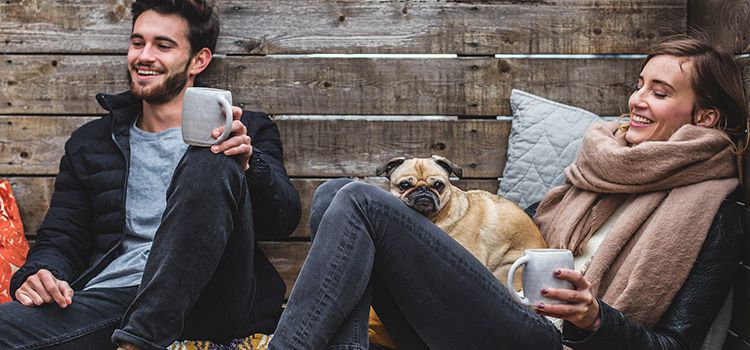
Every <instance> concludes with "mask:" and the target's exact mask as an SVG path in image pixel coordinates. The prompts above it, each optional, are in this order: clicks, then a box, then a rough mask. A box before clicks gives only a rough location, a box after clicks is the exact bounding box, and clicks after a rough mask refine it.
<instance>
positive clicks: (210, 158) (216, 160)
mask: <svg viewBox="0 0 750 350" xmlns="http://www.w3.org/2000/svg"><path fill="white" fill-rule="evenodd" d="M178 170H181V171H182V172H191V173H198V174H207V175H214V176H215V175H219V174H220V173H223V172H230V173H242V168H241V167H240V164H239V163H238V162H237V161H235V159H234V158H232V157H229V156H226V155H224V154H214V153H213V152H211V149H210V148H209V147H196V146H190V147H188V149H187V151H185V155H184V156H183V157H182V160H180V164H179V165H178Z"/></svg>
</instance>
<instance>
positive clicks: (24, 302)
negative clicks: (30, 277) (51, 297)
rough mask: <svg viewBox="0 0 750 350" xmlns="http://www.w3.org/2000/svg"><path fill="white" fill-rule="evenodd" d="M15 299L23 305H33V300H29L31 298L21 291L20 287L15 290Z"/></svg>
mask: <svg viewBox="0 0 750 350" xmlns="http://www.w3.org/2000/svg"><path fill="white" fill-rule="evenodd" d="M16 299H17V300H18V302H19V303H21V305H23V306H31V305H34V302H33V301H32V300H31V298H30V297H29V296H28V295H27V294H26V293H24V292H22V291H21V289H18V290H17V291H16Z"/></svg>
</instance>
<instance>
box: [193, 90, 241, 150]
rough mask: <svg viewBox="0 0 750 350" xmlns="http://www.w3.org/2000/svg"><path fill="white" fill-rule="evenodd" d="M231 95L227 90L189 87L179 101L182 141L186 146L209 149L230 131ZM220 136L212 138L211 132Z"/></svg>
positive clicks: (231, 119) (225, 137) (222, 140)
mask: <svg viewBox="0 0 750 350" xmlns="http://www.w3.org/2000/svg"><path fill="white" fill-rule="evenodd" d="M232 121H233V118H232V93H231V92H230V91H227V90H221V89H212V88H204V87H189V88H187V90H186V91H185V97H184V98H183V100H182V140H183V141H185V143H187V144H188V145H193V146H203V147H207V146H211V145H215V144H217V143H221V142H224V140H226V139H227V138H228V137H229V133H230V132H231V129H232ZM222 125H223V126H224V133H222V134H221V136H219V138H218V139H214V138H213V136H211V133H212V132H213V131H214V129H216V128H218V127H220V126H222Z"/></svg>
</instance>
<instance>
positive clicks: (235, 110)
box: [232, 106, 242, 120]
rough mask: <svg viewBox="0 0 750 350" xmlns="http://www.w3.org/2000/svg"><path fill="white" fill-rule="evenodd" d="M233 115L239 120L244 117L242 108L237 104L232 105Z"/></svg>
mask: <svg viewBox="0 0 750 350" xmlns="http://www.w3.org/2000/svg"><path fill="white" fill-rule="evenodd" d="M232 117H233V118H234V120H239V119H240V118H242V108H240V107H237V106H232Z"/></svg>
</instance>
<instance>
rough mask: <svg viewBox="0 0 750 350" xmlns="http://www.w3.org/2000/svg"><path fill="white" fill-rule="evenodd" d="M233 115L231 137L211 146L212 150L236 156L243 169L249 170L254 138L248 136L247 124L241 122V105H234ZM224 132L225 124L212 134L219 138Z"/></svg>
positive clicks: (216, 152)
mask: <svg viewBox="0 0 750 350" xmlns="http://www.w3.org/2000/svg"><path fill="white" fill-rule="evenodd" d="M232 116H233V117H234V121H233V122H232V130H231V131H230V133H229V138H227V139H226V140H225V141H224V142H222V143H220V144H218V145H213V146H211V152H213V153H215V154H218V153H224V154H225V155H227V156H236V159H237V161H238V162H239V163H240V165H241V166H242V171H247V169H248V168H249V167H250V164H249V162H250V156H252V155H253V146H252V144H251V141H252V140H250V136H247V128H246V127H245V124H242V122H240V118H241V117H242V109H240V108H239V107H232ZM223 132H224V127H223V126H222V127H219V128H216V129H215V130H214V131H213V133H212V136H213V137H214V138H216V139H218V138H219V136H221V134H222V133H223Z"/></svg>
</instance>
